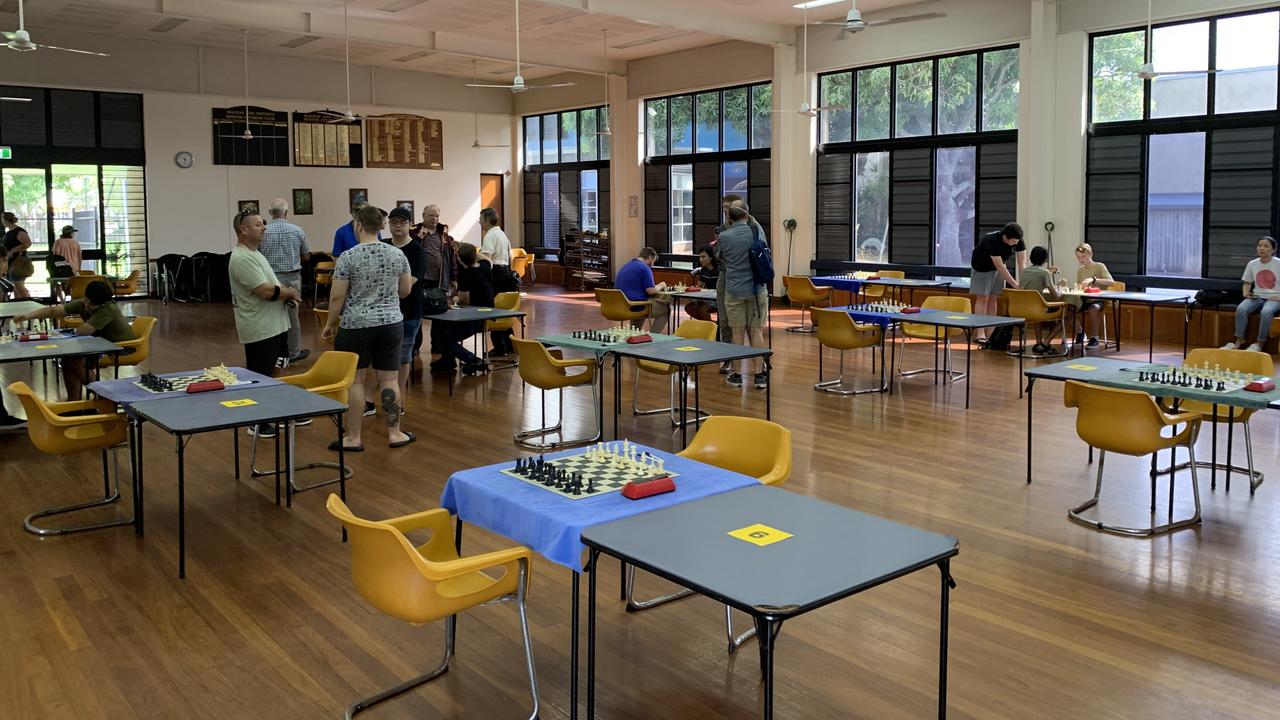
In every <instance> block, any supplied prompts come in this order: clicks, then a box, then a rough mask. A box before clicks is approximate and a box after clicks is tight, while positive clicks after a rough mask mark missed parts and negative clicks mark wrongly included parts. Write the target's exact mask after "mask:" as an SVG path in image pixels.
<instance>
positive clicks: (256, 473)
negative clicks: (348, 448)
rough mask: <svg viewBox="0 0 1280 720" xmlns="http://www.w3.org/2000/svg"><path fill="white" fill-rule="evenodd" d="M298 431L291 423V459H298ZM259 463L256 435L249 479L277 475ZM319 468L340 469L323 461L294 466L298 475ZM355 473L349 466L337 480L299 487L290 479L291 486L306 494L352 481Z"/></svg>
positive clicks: (334, 464) (252, 447)
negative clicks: (261, 467) (264, 468)
mask: <svg viewBox="0 0 1280 720" xmlns="http://www.w3.org/2000/svg"><path fill="white" fill-rule="evenodd" d="M329 420H330V422H333V423H334V424H335V425H336V424H337V421H336V420H333V418H330V419H329ZM296 430H297V427H296V426H295V425H294V424H293V423H289V431H288V436H287V438H286V440H285V442H287V443H289V450H290V453H289V457H292V458H296V457H297V453H296V452H294V448H296V447H297V438H296V435H295V433H296ZM257 461H258V436H257V434H256V433H255V434H254V436H253V439H252V440H250V441H249V477H266V476H268V475H275V474H276V472H277V470H261V469H259V468H258V466H257ZM317 468H324V469H328V470H337V469H338V468H339V465H338V463H336V462H332V461H328V460H326V461H322V462H312V463H306V464H305V465H294V466H293V472H294V473H297V472H298V471H299V470H314V469H317ZM354 472H355V471H354V470H353V469H352V467H351V466H350V465H348V466H346V467H344V468H342V477H341V478H336V477H335V478H330V479H328V480H321V481H319V482H315V483H312V484H310V485H298V484H297V483H296V482H294V481H293V480H292V479H290V480H289V486H290V487H291V488H293V491H294V492H304V491H307V490H315V489H316V488H320V487H324V486H326V485H333V484H334V483H337V482H340V481H342V480H350V479H351V476H352V475H353V474H354Z"/></svg>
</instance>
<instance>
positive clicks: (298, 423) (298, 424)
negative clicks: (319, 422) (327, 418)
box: [293, 418, 315, 427]
mask: <svg viewBox="0 0 1280 720" xmlns="http://www.w3.org/2000/svg"><path fill="white" fill-rule="evenodd" d="M312 420H315V418H302V419H301V420H294V421H293V426H294V427H306V426H308V425H310V424H311V421H312Z"/></svg>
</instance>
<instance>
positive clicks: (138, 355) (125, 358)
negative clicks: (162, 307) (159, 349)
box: [99, 315, 156, 377]
mask: <svg viewBox="0 0 1280 720" xmlns="http://www.w3.org/2000/svg"><path fill="white" fill-rule="evenodd" d="M130 326H131V327H132V328H133V339H132V340H121V341H120V342H118V343H116V344H117V345H119V346H120V347H122V348H124V349H125V350H126V352H123V353H120V354H119V355H103V356H102V359H101V360H99V364H101V365H103V366H105V367H110V366H113V365H116V364H117V358H119V360H118V362H119V365H121V366H132V365H141V364H142V362H143V361H144V360H146V359H147V358H149V357H151V333H152V331H154V330H155V328H156V319H155V318H153V317H146V316H141V315H140V316H138V317H136V318H134V319H133V322H132V323H130ZM116 376H117V377H119V372H118V371H117V373H116Z"/></svg>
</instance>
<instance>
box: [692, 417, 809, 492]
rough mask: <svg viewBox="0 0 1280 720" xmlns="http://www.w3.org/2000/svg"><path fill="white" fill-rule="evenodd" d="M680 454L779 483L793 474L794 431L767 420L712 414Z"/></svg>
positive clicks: (764, 480)
mask: <svg viewBox="0 0 1280 720" xmlns="http://www.w3.org/2000/svg"><path fill="white" fill-rule="evenodd" d="M679 455H680V456H681V457H685V458H689V459H691V460H697V461H698V462H704V463H707V464H708V465H715V466H716V467H719V468H724V469H725V470H732V471H733V472H737V473H742V474H743V475H750V476H751V477H754V478H756V479H758V480H759V481H760V482H762V483H764V484H765V485H780V484H782V483H784V482H786V481H787V478H788V477H790V476H791V431H790V430H788V429H786V428H784V427H782V426H781V425H779V424H777V423H775V422H770V421H768V420H760V419H758V418H747V417H736V416H732V415H713V416H711V417H709V418H707V419H706V420H704V421H703V422H702V428H701V429H700V430H698V434H697V435H694V436H693V441H692V442H691V443H689V447H687V448H685V449H684V450H682V451H680V453H679Z"/></svg>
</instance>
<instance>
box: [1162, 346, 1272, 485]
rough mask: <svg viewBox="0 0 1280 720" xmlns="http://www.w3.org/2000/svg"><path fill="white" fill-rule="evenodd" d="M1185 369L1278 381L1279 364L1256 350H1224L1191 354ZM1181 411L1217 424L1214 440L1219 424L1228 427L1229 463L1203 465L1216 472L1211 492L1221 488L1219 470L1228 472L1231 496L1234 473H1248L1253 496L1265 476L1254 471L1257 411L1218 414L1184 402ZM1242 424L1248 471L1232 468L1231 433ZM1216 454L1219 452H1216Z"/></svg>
mask: <svg viewBox="0 0 1280 720" xmlns="http://www.w3.org/2000/svg"><path fill="white" fill-rule="evenodd" d="M1182 366H1183V367H1198V368H1202V367H1205V366H1208V368H1209V369H1214V368H1218V367H1220V368H1222V369H1223V370H1229V371H1234V372H1241V373H1246V374H1249V375H1254V376H1258V377H1274V375H1275V370H1276V368H1275V363H1274V362H1272V360H1271V356H1270V355H1268V354H1267V353H1265V352H1259V351H1256V350H1223V349H1220V348H1196V349H1194V350H1192V351H1191V352H1189V353H1187V359H1186V360H1184V361H1183V363H1182ZM1178 409H1179V410H1181V411H1183V412H1194V413H1197V414H1199V415H1200V417H1201V419H1202V420H1204V421H1207V422H1211V423H1213V424H1214V426H1215V427H1214V430H1215V432H1214V439H1217V424H1218V423H1220V422H1221V423H1226V424H1227V432H1228V434H1227V460H1226V462H1225V463H1222V464H1215V463H1213V462H1207V463H1206V462H1202V463H1200V467H1207V468H1210V469H1211V470H1214V471H1215V473H1214V474H1213V475H1212V476H1211V480H1210V482H1209V489H1210V490H1213V489H1216V488H1217V487H1218V478H1217V474H1216V471H1217V470H1227V471H1228V475H1227V492H1231V475H1230V473H1231V472H1239V473H1247V474H1246V475H1245V477H1247V478H1249V494H1250V495H1252V494H1253V493H1254V491H1256V490H1257V489H1258V486H1259V485H1261V484H1262V480H1263V475H1262V473H1261V472H1260V471H1256V470H1254V469H1253V438H1252V437H1251V436H1250V433H1249V419H1250V418H1252V417H1253V413H1254V410H1253V408H1238V407H1228V406H1226V405H1218V406H1217V412H1216V413H1215V412H1214V405H1212V404H1211V403H1206V402H1201V401H1199V400H1183V401H1182V402H1181V403H1180V404H1179V405H1178ZM1236 424H1239V425H1241V426H1243V427H1244V449H1245V458H1246V460H1247V463H1248V467H1247V468H1242V467H1237V466H1235V465H1232V464H1231V429H1232V428H1233V427H1234V426H1235V425H1236ZM1215 453H1216V451H1215ZM1184 467H1186V466H1185V465H1180V466H1178V468H1176V469H1182V468H1184Z"/></svg>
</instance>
